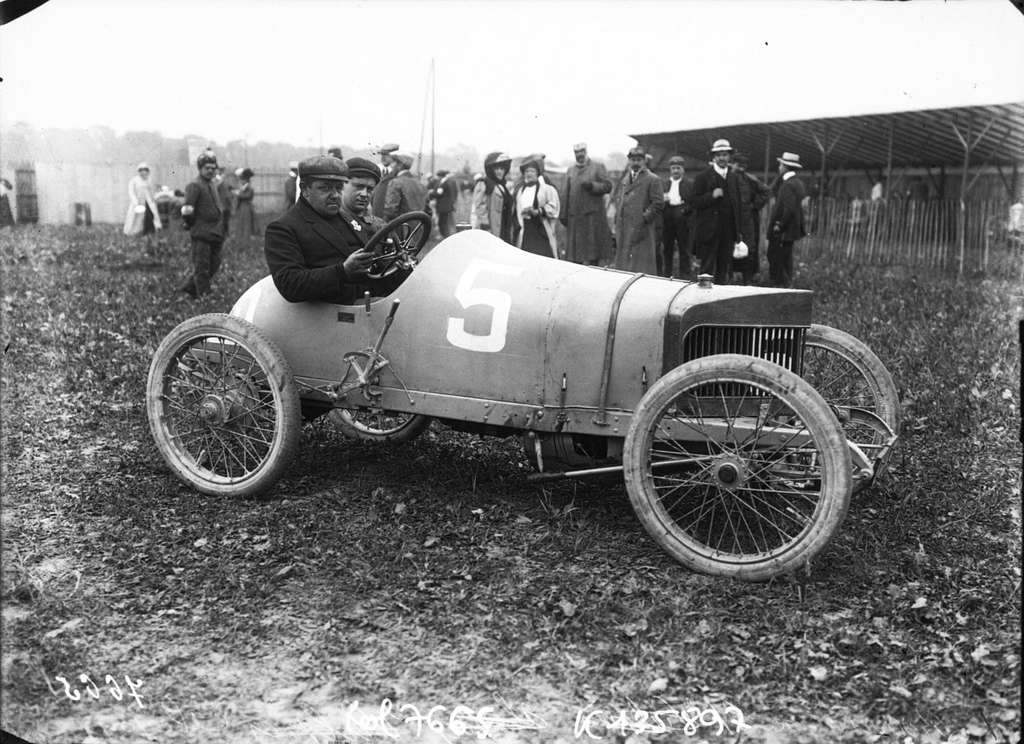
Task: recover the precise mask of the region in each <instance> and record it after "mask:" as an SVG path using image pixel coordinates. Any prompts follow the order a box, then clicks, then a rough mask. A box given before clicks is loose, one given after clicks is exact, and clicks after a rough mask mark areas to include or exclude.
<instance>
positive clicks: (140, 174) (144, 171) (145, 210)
mask: <svg viewBox="0 0 1024 744" xmlns="http://www.w3.org/2000/svg"><path fill="white" fill-rule="evenodd" d="M136 171H137V173H136V175H135V176H133V177H132V179H131V180H130V181H128V213H127V214H126V215H125V217H124V234H125V235H144V236H145V237H146V247H147V248H151V247H152V246H153V236H154V235H155V234H156V231H157V230H159V229H161V228H162V227H163V225H162V224H161V222H160V213H159V212H158V211H157V208H156V201H155V200H154V199H153V188H152V185H151V184H150V183H149V166H148V165H146V164H145V163H139V167H138V168H137V169H136Z"/></svg>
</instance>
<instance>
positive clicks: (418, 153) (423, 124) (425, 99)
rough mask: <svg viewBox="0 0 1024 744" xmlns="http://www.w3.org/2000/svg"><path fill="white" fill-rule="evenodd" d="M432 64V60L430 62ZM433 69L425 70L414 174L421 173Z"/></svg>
mask: <svg viewBox="0 0 1024 744" xmlns="http://www.w3.org/2000/svg"><path fill="white" fill-rule="evenodd" d="M431 64H433V60H431ZM433 74H434V71H433V69H429V70H427V84H426V85H425V86H424V88H423V115H422V116H421V117H420V146H419V147H418V148H416V174H417V175H419V174H420V173H422V171H421V170H420V161H421V160H423V132H424V130H426V128H427V102H428V101H429V100H430V78H431V77H433Z"/></svg>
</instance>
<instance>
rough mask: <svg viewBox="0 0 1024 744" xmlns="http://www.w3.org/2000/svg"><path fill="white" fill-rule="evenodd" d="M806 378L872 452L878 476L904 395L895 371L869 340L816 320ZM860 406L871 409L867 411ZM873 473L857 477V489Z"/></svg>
mask: <svg viewBox="0 0 1024 744" xmlns="http://www.w3.org/2000/svg"><path fill="white" fill-rule="evenodd" d="M802 376H803V378H804V380H806V381H807V382H808V383H810V385H811V387H813V388H814V389H815V390H817V391H818V393H820V394H821V397H823V398H824V399H825V401H826V402H827V403H829V404H830V405H831V406H833V407H834V409H835V412H836V415H837V416H838V417H839V423H840V424H841V425H842V427H843V430H844V431H845V432H846V436H847V438H848V439H849V440H850V441H851V442H852V443H854V444H856V445H857V446H859V447H860V448H861V450H863V451H864V452H865V453H866V454H867V453H870V456H871V458H872V464H873V469H874V478H877V477H879V476H881V475H882V474H883V473H884V472H885V470H886V468H887V467H888V464H889V455H890V453H891V451H892V450H891V448H889V447H884V446H883V445H884V444H885V443H886V442H888V440H889V439H890V438H891V435H892V434H896V433H898V432H899V430H900V400H899V393H898V392H897V390H896V383H894V382H893V379H892V375H890V374H889V371H888V370H887V369H886V368H885V365H884V364H882V361H881V360H880V359H879V358H878V357H877V356H875V354H874V352H872V351H871V349H870V348H868V346H867V344H865V343H864V342H863V341H860V340H859V339H857V338H856V337H855V336H851V335H850V334H849V333H846V332H844V331H840V330H839V329H838V328H830V327H829V326H823V325H812V326H811V327H810V329H809V330H808V331H807V335H806V336H805V337H804V360H803V375H802ZM861 411H865V412H867V413H868V414H873V415H874V417H877V419H880V420H881V423H884V425H885V427H888V428H889V432H886V431H885V428H884V427H881V426H879V425H878V424H879V421H877V420H874V419H873V418H872V417H871V416H864V415H863V414H862V413H861ZM871 480H872V479H864V478H857V479H855V482H854V491H859V490H861V489H862V488H864V487H866V486H867V485H868V484H870V483H871Z"/></svg>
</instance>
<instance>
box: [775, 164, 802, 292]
mask: <svg viewBox="0 0 1024 744" xmlns="http://www.w3.org/2000/svg"><path fill="white" fill-rule="evenodd" d="M776 160H778V161H779V179H780V180H779V193H778V195H777V196H776V198H775V206H774V207H772V213H771V216H770V217H769V219H768V226H769V233H768V277H769V279H770V280H771V283H772V286H774V287H791V286H793V245H794V244H795V243H796V241H798V240H800V238H802V237H804V236H805V235H806V234H807V231H806V230H805V229H804V210H803V205H802V202H803V200H804V197H805V196H806V195H807V189H806V188H805V187H804V184H803V181H801V180H800V179H799V178H797V177H796V172H797V171H798V170H799V169H800V168H801V167H802V166H801V165H800V156H799V155H797V154H796V153H792V152H784V153H782V157H781V158H776Z"/></svg>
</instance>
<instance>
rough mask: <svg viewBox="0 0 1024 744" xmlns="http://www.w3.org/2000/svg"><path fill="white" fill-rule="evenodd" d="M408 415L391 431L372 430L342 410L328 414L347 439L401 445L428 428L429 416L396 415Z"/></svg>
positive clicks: (335, 410)
mask: <svg viewBox="0 0 1024 744" xmlns="http://www.w3.org/2000/svg"><path fill="white" fill-rule="evenodd" d="M396 415H409V418H408V419H407V420H406V421H404V422H403V423H402V424H401V425H399V426H397V427H394V428H393V429H374V428H373V427H372V426H367V425H365V424H362V423H360V422H358V421H355V420H353V418H352V412H351V411H349V410H347V409H344V408H335V409H334V410H333V411H331V412H330V413H329V414H328V418H329V419H330V420H331V423H332V424H334V425H335V427H337V429H338V431H340V432H341V433H342V434H344V435H345V436H346V437H348V438H349V439H356V440H359V441H362V442H391V443H394V444H402V443H404V442H411V441H412V440H413V439H415V438H416V437H418V436H419V435H420V434H422V433H423V432H425V431H426V430H427V428H428V427H429V426H430V422H431V421H432V419H431V418H430V416H422V415H420V414H396Z"/></svg>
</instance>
